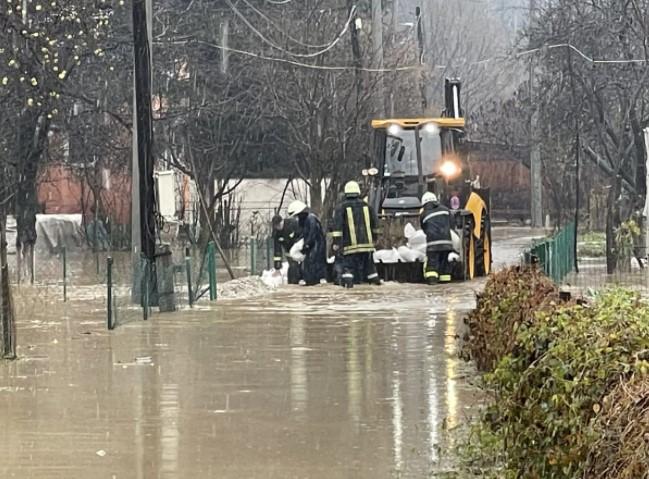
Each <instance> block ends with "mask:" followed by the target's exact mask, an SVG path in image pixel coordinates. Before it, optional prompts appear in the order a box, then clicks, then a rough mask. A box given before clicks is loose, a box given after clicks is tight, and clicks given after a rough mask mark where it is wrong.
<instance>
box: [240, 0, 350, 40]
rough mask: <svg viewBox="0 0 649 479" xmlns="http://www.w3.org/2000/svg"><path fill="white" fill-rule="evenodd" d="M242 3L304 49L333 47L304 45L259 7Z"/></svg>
mask: <svg viewBox="0 0 649 479" xmlns="http://www.w3.org/2000/svg"><path fill="white" fill-rule="evenodd" d="M242 1H243V3H245V4H246V5H247V6H248V7H249V8H250V9H251V10H252V11H253V12H255V13H256V14H257V15H259V16H260V17H261V18H263V19H264V20H266V22H268V24H269V25H272V26H273V27H275V29H276V30H278V31H280V32H281V34H282V35H284V36H285V37H286V38H288V39H289V40H291V41H292V42H294V43H296V44H298V45H300V46H302V47H305V48H327V47H328V46H329V45H331V43H325V44H323V45H311V44H309V43H304V42H302V41H301V40H298V39H297V38H293V37H292V36H291V35H290V34H288V33H287V32H285V31H284V30H283V29H282V28H281V27H280V26H279V25H277V23H275V22H274V21H273V20H271V19H270V18H268V16H267V15H266V14H265V13H264V12H262V11H261V10H259V9H258V8H257V7H255V6H254V5H253V4H251V3H250V2H249V1H248V0H242ZM354 8H355V7H354Z"/></svg>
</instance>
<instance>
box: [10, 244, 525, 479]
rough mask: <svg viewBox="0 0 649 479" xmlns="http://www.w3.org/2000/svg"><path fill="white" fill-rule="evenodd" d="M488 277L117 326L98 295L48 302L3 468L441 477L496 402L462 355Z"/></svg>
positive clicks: (25, 367) (14, 401)
mask: <svg viewBox="0 0 649 479" xmlns="http://www.w3.org/2000/svg"><path fill="white" fill-rule="evenodd" d="M512 241H513V240H512ZM503 244H506V243H503ZM508 248H509V249H511V246H509V247H504V250H508ZM496 251H498V249H497V248H496ZM511 255H512V258H516V257H517V255H516V254H513V253H511ZM479 285H480V282H476V283H464V284H454V285H449V286H440V287H436V288H429V287H426V286H419V285H397V284H386V285H384V286H382V287H357V288H354V289H353V290H350V291H345V290H342V289H337V288H335V287H333V286H320V287H315V288H300V287H288V288H285V289H281V290H279V291H277V292H275V293H273V294H270V295H268V296H263V297H259V298H256V299H252V300H250V299H248V300H238V301H237V300H231V301H222V302H219V303H217V304H216V305H214V306H210V307H201V308H195V309H194V310H192V311H188V310H184V311H180V312H177V313H173V314H169V315H154V316H153V317H152V318H151V320H150V321H148V322H142V321H138V322H132V323H129V324H126V325H123V326H121V327H119V328H118V329H117V330H115V331H113V332H111V333H109V332H107V331H105V327H104V311H103V306H102V303H101V302H100V301H98V300H89V299H86V300H84V301H72V302H70V303H68V304H66V305H63V304H62V303H60V302H59V303H55V302H53V303H52V304H51V305H47V306H43V307H32V309H31V311H32V313H31V314H30V315H29V316H28V317H24V316H23V318H21V320H20V321H19V325H18V326H19V345H20V348H19V350H18V353H19V356H20V359H19V360H18V361H14V362H3V363H0V477H3V478H4V477H17V478H48V479H54V478H88V477H101V478H139V479H149V478H169V479H172V478H192V479H198V478H213V477H218V478H314V479H318V478H327V479H331V478H406V477H408V478H410V477H412V478H421V477H436V476H435V475H434V473H435V472H436V471H443V470H446V469H447V468H448V467H450V466H449V464H448V460H449V459H448V452H449V449H450V447H451V445H450V443H449V439H448V435H447V432H448V430H450V429H453V428H455V427H456V426H457V425H458V424H459V423H460V422H461V421H462V419H463V418H464V416H465V414H467V411H468V409H469V408H470V407H471V406H472V405H473V404H475V403H476V402H477V401H479V399H478V397H479V395H478V394H477V393H476V390H475V389H473V388H472V387H471V386H469V385H468V382H467V377H469V376H470V375H471V373H470V371H469V369H468V368H469V367H468V366H467V365H466V364H464V363H463V362H462V361H461V360H459V359H458V358H457V347H458V343H457V336H458V335H459V334H461V328H462V324H463V323H462V318H463V315H464V314H465V313H466V312H468V311H469V310H470V309H471V308H472V307H473V305H474V295H475V288H477V287H479ZM205 304H207V303H205Z"/></svg>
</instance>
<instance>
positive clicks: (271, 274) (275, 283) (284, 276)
mask: <svg viewBox="0 0 649 479" xmlns="http://www.w3.org/2000/svg"><path fill="white" fill-rule="evenodd" d="M261 281H262V282H263V283H264V284H265V285H266V286H268V287H271V288H277V287H279V286H282V285H283V284H288V262H284V263H282V269H279V270H277V269H271V270H265V271H264V272H263V273H261Z"/></svg>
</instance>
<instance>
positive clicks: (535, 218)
mask: <svg viewBox="0 0 649 479" xmlns="http://www.w3.org/2000/svg"><path fill="white" fill-rule="evenodd" d="M535 12H536V0H530V15H529V22H530V24H531V23H532V22H533V21H534V16H535ZM529 85H530V87H529V90H530V102H531V103H532V120H531V122H530V143H531V148H530V186H531V190H532V191H531V205H532V211H531V215H532V227H533V228H542V227H543V178H542V171H541V169H542V168H541V144H540V143H539V137H538V129H539V110H538V107H537V106H536V104H535V100H534V94H533V93H534V59H533V58H532V59H531V60H530V71H529Z"/></svg>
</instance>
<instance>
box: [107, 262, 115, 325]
mask: <svg viewBox="0 0 649 479" xmlns="http://www.w3.org/2000/svg"><path fill="white" fill-rule="evenodd" d="M106 289H107V293H106V297H107V299H106V321H107V325H108V330H109V331H112V330H113V328H114V327H115V325H114V324H113V258H111V257H110V256H109V257H108V258H106Z"/></svg>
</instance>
